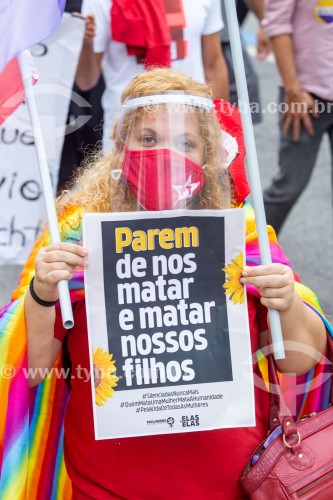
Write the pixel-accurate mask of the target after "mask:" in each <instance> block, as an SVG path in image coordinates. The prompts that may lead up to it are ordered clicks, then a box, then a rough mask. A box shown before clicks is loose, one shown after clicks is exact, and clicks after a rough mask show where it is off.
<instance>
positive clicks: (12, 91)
mask: <svg viewBox="0 0 333 500" xmlns="http://www.w3.org/2000/svg"><path fill="white" fill-rule="evenodd" d="M22 57H24V59H25V63H26V64H27V65H28V67H29V72H30V75H31V78H32V82H33V83H34V84H35V83H36V82H37V80H38V75H37V71H36V68H35V65H34V62H33V59H32V56H31V55H30V52H29V51H25V52H24V53H22ZM24 99H25V92H24V86H23V81H22V76H21V71H20V67H19V64H18V61H17V58H16V57H14V59H12V60H11V61H10V62H9V63H8V64H7V66H5V69H4V70H3V71H2V72H1V73H0V125H1V124H2V123H3V122H4V121H5V120H6V118H8V116H10V115H11V114H12V113H14V111H15V110H16V109H17V108H18V107H19V106H20V104H22V102H23V101H24Z"/></svg>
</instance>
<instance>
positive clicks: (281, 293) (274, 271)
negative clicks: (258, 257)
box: [241, 264, 294, 312]
mask: <svg viewBox="0 0 333 500" xmlns="http://www.w3.org/2000/svg"><path fill="white" fill-rule="evenodd" d="M241 282H242V283H243V284H244V285H254V286H255V287H256V288H257V290H258V292H259V293H260V295H261V299H260V302H261V303H262V304H263V305H264V306H265V307H267V308H270V309H276V310H278V311H280V312H284V311H287V310H288V309H290V307H291V306H292V304H293V300H294V273H293V272H292V270H291V269H290V267H288V266H285V265H283V264H267V265H261V266H248V267H246V268H245V269H244V271H243V273H242V278H241Z"/></svg>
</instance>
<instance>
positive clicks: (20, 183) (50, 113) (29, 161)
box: [0, 14, 84, 265]
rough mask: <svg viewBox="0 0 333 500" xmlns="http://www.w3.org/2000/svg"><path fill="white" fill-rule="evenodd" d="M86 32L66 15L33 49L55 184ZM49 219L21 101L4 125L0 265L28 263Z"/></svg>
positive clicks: (0, 130) (1, 132)
mask: <svg viewBox="0 0 333 500" xmlns="http://www.w3.org/2000/svg"><path fill="white" fill-rule="evenodd" d="M83 35H84V22H83V20H82V19H81V18H78V17H75V16H71V15H70V14H64V16H63V19H62V21H61V24H60V27H59V29H58V30H57V32H56V33H55V35H53V36H52V37H51V38H49V39H47V40H44V41H43V42H41V43H38V44H36V45H35V46H33V47H32V49H31V52H32V55H33V57H34V60H35V63H36V67H37V71H38V74H39V82H38V84H37V85H36V87H35V94H36V100H37V105H38V111H39V114H40V119H41V125H42V131H43V136H44V141H45V146H46V153H47V161H48V164H49V168H50V174H51V178H52V183H53V186H55V187H56V185H57V177H58V171H59V165H60V158H61V150H62V146H63V141H64V134H65V130H66V127H65V125H66V120H67V114H68V108H69V103H70V99H71V93H72V87H73V83H74V77H75V71H76V66H77V62H78V57H79V54H80V50H81V46H82V40H83ZM45 219H46V216H45V210H44V200H43V192H42V187H41V181H40V175H39V169H38V162H37V156H36V150H35V145H34V138H33V134H32V128H31V123H30V118H29V113H28V109H27V105H26V103H23V104H22V105H21V106H20V107H19V108H18V109H17V110H16V111H15V113H14V114H13V115H12V116H10V117H9V118H8V119H7V120H6V121H5V123H4V124H3V125H2V126H1V127H0V265H6V264H23V263H24V262H25V261H26V259H27V257H28V255H29V253H30V250H31V247H32V245H33V242H34V240H35V238H36V236H37V235H38V233H39V231H40V226H41V221H44V220H45Z"/></svg>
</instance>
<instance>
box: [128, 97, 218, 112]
mask: <svg viewBox="0 0 333 500" xmlns="http://www.w3.org/2000/svg"><path fill="white" fill-rule="evenodd" d="M159 104H180V105H186V106H196V107H197V108H202V109H204V110H205V111H207V112H208V113H209V112H210V111H211V110H212V109H213V108H214V103H213V101H212V100H211V99H208V98H207V97H201V96H197V95H188V94H157V95H150V96H141V97H134V98H133V99H130V98H129V99H127V100H126V101H125V102H124V104H123V109H124V110H126V111H127V110H132V109H136V108H141V107H146V108H147V112H149V113H153V112H154V111H156V108H155V106H158V105H159Z"/></svg>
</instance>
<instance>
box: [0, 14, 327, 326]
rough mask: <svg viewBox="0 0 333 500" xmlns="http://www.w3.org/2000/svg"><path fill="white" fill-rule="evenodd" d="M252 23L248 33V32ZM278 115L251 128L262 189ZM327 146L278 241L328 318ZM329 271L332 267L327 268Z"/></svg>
mask: <svg viewBox="0 0 333 500" xmlns="http://www.w3.org/2000/svg"><path fill="white" fill-rule="evenodd" d="M252 26H253V25H252V24H251V20H250V22H249V23H248V27H250V29H251V28H252ZM255 66H256V68H257V71H258V74H259V76H260V84H261V91H262V102H263V105H264V108H266V107H267V104H268V103H269V102H271V101H275V99H276V96H277V72H276V68H275V66H274V64H272V63H271V62H263V63H259V62H257V61H255ZM277 119H278V118H277V114H272V113H269V112H267V111H266V113H265V115H264V121H263V123H262V124H260V125H257V126H256V128H255V135H256V143H257V149H258V156H259V163H260V171H261V178H262V186H263V188H264V187H265V186H266V185H267V184H268V183H269V180H270V178H271V176H272V175H273V173H274V172H275V171H276V169H277V140H278V137H277V134H278V129H277ZM331 199H332V193H331V166H330V154H329V149H328V143H327V142H326V141H325V142H324V143H323V144H322V147H321V150H320V155H319V158H318V161H317V165H316V169H315V172H314V175H313V178H312V180H311V182H310V184H309V186H308V187H307V189H306V192H305V193H304V194H303V196H302V197H301V199H300V200H299V202H298V204H297V206H296V207H295V208H294V210H293V212H292V213H291V215H290V218H289V220H288V222H287V223H286V226H285V228H284V229H283V230H282V232H281V237H280V241H281V243H282V246H283V248H284V250H285V252H286V254H287V255H288V257H289V258H290V260H291V261H292V263H293V266H294V268H295V270H296V271H297V272H298V273H299V274H300V276H301V277H302V280H303V281H304V283H306V284H307V285H309V286H310V287H311V288H312V289H313V290H314V291H315V292H316V293H317V294H318V295H319V297H320V300H321V303H322V306H323V309H324V311H325V312H326V314H327V315H328V316H330V317H331V318H333V293H332V292H333V265H332V264H333V229H332V228H333V221H332V203H331ZM331 266H332V267H331ZM19 272H20V268H19V267H18V266H8V267H0V305H2V304H5V303H7V302H8V301H9V298H10V292H11V290H12V289H13V288H14V287H15V284H16V282H17V279H18V276H19Z"/></svg>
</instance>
